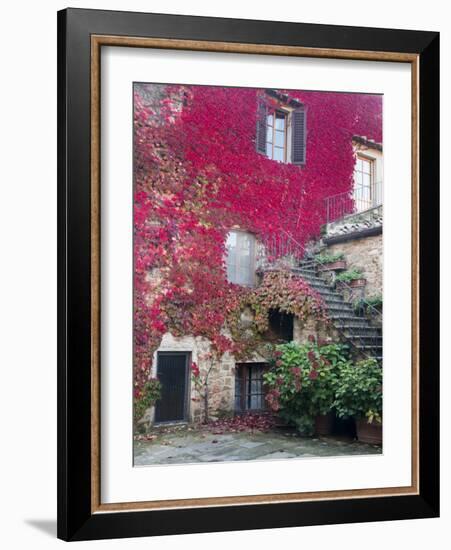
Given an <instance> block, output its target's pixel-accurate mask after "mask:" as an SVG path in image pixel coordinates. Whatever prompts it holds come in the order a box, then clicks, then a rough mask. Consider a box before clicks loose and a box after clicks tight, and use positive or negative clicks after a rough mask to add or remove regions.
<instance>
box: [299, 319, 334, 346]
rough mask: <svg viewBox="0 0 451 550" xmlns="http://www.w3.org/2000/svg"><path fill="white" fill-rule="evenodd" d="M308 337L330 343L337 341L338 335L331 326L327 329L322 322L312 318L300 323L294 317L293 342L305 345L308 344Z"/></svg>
mask: <svg viewBox="0 0 451 550" xmlns="http://www.w3.org/2000/svg"><path fill="white" fill-rule="evenodd" d="M309 336H314V337H315V338H316V339H321V340H325V341H331V342H332V341H337V339H338V334H337V333H336V331H335V329H334V328H333V327H332V325H331V326H329V327H328V326H327V325H325V324H324V322H323V321H317V320H316V319H314V318H309V319H306V320H305V321H301V320H300V319H298V318H297V317H295V318H294V323H293V342H296V343H297V344H305V343H307V342H308V339H309Z"/></svg>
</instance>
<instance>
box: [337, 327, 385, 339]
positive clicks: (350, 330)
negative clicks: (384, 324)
mask: <svg viewBox="0 0 451 550" xmlns="http://www.w3.org/2000/svg"><path fill="white" fill-rule="evenodd" d="M341 330H342V331H343V332H344V333H345V334H349V335H352V334H361V335H362V336H368V337H375V336H381V333H380V331H379V330H378V329H377V328H373V327H366V326H364V325H356V326H351V327H350V326H349V325H348V326H342V327H341ZM381 338H382V336H381Z"/></svg>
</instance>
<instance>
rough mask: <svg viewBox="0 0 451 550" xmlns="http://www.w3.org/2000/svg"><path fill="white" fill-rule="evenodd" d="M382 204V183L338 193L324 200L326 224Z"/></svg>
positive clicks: (360, 186)
mask: <svg viewBox="0 0 451 550" xmlns="http://www.w3.org/2000/svg"><path fill="white" fill-rule="evenodd" d="M381 204H382V182H381V181H378V182H374V183H372V184H371V185H359V186H357V187H354V189H353V190H352V191H346V192H345V193H338V194H337V195H332V196H331V197H327V198H326V199H325V200H324V207H325V210H326V223H331V222H334V221H336V220H339V219H341V218H344V217H345V216H349V215H351V214H357V213H358V212H364V211H365V210H369V209H370V208H375V207H376V206H380V205H381Z"/></svg>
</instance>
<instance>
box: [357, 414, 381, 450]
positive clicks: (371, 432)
mask: <svg viewBox="0 0 451 550" xmlns="http://www.w3.org/2000/svg"><path fill="white" fill-rule="evenodd" d="M355 424H356V429H357V439H358V440H359V441H361V442H362V443H370V444H371V445H382V424H381V423H380V422H376V421H373V422H371V423H369V422H368V421H367V420H366V418H361V419H360V420H356V423H355Z"/></svg>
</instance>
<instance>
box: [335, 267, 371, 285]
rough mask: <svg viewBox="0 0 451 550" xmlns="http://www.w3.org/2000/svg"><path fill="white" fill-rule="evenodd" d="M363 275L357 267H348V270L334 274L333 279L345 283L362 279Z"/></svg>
mask: <svg viewBox="0 0 451 550" xmlns="http://www.w3.org/2000/svg"><path fill="white" fill-rule="evenodd" d="M364 278H365V276H364V275H363V273H362V272H361V271H359V270H358V269H350V270H348V271H343V273H340V274H339V275H337V276H336V278H335V280H336V281H339V282H343V283H347V282H349V281H357V280H358V279H364Z"/></svg>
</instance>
